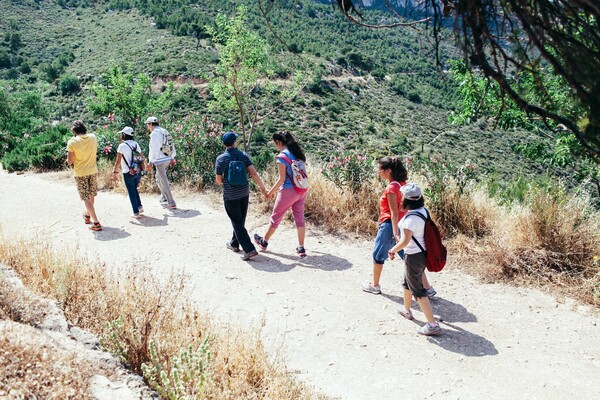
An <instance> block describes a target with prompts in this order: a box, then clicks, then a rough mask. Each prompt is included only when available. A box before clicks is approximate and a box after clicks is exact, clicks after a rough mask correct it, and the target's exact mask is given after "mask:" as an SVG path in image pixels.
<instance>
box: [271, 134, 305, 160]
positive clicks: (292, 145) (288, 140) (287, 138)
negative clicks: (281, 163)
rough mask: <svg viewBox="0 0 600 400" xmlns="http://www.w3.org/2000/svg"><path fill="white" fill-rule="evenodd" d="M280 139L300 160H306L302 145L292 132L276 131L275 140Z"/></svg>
mask: <svg viewBox="0 0 600 400" xmlns="http://www.w3.org/2000/svg"><path fill="white" fill-rule="evenodd" d="M275 140H276V141H278V142H281V143H283V144H285V146H286V147H287V148H288V150H289V151H290V152H291V153H292V154H293V155H294V157H296V158H297V159H299V160H302V161H306V156H305V155H304V150H302V147H300V145H299V144H298V142H296V139H294V137H293V136H292V134H291V133H288V132H275V133H274V134H273V141H275Z"/></svg>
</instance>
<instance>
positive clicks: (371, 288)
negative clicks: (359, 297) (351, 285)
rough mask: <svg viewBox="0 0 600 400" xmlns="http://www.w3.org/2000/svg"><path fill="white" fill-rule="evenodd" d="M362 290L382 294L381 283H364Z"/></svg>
mask: <svg viewBox="0 0 600 400" xmlns="http://www.w3.org/2000/svg"><path fill="white" fill-rule="evenodd" d="M362 290H363V292H367V293H373V294H381V285H377V286H373V284H372V283H371V282H367V283H363V285H362Z"/></svg>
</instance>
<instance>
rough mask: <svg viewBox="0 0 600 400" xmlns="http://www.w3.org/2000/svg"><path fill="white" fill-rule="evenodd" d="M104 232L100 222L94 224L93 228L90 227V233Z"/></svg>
mask: <svg viewBox="0 0 600 400" xmlns="http://www.w3.org/2000/svg"><path fill="white" fill-rule="evenodd" d="M101 230H102V225H100V222H94V223H93V224H92V226H90V231H101Z"/></svg>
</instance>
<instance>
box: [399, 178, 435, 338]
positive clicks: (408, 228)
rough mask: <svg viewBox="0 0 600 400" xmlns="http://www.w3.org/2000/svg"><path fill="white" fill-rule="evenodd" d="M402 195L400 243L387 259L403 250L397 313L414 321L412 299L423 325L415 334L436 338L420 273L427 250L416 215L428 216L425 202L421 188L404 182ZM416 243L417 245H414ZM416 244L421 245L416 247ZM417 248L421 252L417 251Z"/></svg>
mask: <svg viewBox="0 0 600 400" xmlns="http://www.w3.org/2000/svg"><path fill="white" fill-rule="evenodd" d="M400 191H401V192H402V198H403V199H402V208H403V209H404V210H407V211H408V212H407V213H406V215H405V216H404V217H403V218H402V219H401V220H400V222H399V223H398V227H399V231H400V235H401V236H400V242H398V244H396V245H395V246H394V247H392V248H391V249H390V251H389V256H390V259H392V260H393V259H394V257H395V256H396V253H397V252H398V251H400V250H402V249H404V254H405V258H404V263H405V265H406V271H405V273H404V283H403V284H402V286H403V287H404V307H403V308H401V309H400V310H399V311H398V312H399V313H400V315H402V316H403V317H404V318H407V319H411V320H412V319H414V317H413V315H412V311H411V310H410V306H411V304H412V297H413V296H414V297H415V299H417V302H418V303H419V307H420V308H421V311H423V314H425V318H427V323H426V324H425V325H423V326H422V327H421V328H419V330H418V332H419V333H420V334H422V335H427V336H430V335H439V334H440V333H442V330H441V328H440V325H439V324H438V322H437V321H436V320H435V317H434V316H433V311H432V310H431V303H430V302H429V297H427V289H425V287H424V286H423V274H424V273H425V268H426V265H427V255H426V253H425V251H427V247H426V246H425V220H424V219H422V218H420V217H419V216H418V215H415V214H416V213H419V214H420V215H422V216H423V217H424V218H427V217H428V216H429V212H428V211H427V210H426V209H425V207H424V206H425V200H424V199H423V194H422V193H421V188H419V186H417V184H415V183H407V184H406V185H404V186H402V188H401V189H400ZM415 241H418V244H417V243H416V242H415ZM419 245H421V246H420V247H419ZM421 248H422V249H423V250H424V251H423V250H421Z"/></svg>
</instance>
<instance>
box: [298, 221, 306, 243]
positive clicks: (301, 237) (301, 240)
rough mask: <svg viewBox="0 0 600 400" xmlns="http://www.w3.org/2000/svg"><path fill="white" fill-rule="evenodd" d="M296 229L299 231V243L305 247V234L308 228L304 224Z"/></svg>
mask: <svg viewBox="0 0 600 400" xmlns="http://www.w3.org/2000/svg"><path fill="white" fill-rule="evenodd" d="M296 230H297V231H298V244H299V245H300V246H302V247H304V236H305V235H306V229H305V228H304V227H303V226H301V227H296Z"/></svg>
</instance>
